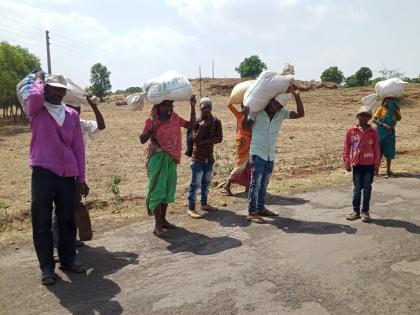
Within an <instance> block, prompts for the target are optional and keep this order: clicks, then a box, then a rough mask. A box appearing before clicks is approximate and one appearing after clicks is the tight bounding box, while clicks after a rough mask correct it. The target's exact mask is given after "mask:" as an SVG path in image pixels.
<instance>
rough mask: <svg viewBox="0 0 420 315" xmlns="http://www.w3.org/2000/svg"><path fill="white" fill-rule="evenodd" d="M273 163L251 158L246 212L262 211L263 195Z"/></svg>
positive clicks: (254, 157) (253, 156)
mask: <svg viewBox="0 0 420 315" xmlns="http://www.w3.org/2000/svg"><path fill="white" fill-rule="evenodd" d="M273 168H274V161H266V160H263V159H262V158H260V157H259V156H258V155H252V156H251V184H250V186H249V193H248V212H249V213H250V214H254V213H257V212H262V211H264V208H265V194H266V193H267V187H268V183H269V182H270V177H271V174H272V173H273Z"/></svg>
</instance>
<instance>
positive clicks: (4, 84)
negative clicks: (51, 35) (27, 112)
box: [0, 42, 41, 106]
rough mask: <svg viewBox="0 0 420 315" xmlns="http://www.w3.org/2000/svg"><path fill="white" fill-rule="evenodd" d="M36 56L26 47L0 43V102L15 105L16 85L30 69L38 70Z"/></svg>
mask: <svg viewBox="0 0 420 315" xmlns="http://www.w3.org/2000/svg"><path fill="white" fill-rule="evenodd" d="M40 69H41V66H40V61H39V58H38V57H37V56H35V55H34V54H32V53H30V52H29V51H28V50H27V49H26V48H22V47H20V46H13V45H11V44H9V43H7V42H1V43H0V104H1V105H9V106H10V105H13V104H14V105H17V98H16V85H17V84H18V83H19V81H20V80H22V79H23V78H24V77H25V76H26V75H27V74H29V73H30V72H31V71H32V70H40Z"/></svg>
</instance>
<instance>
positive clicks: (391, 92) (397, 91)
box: [375, 78, 408, 98]
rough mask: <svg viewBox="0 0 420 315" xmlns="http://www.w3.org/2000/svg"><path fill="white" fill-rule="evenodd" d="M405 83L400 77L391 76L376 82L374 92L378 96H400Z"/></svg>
mask: <svg viewBox="0 0 420 315" xmlns="http://www.w3.org/2000/svg"><path fill="white" fill-rule="evenodd" d="M407 84H408V83H407V82H404V81H403V80H401V79H398V78H392V79H388V80H384V81H380V82H378V83H376V85H375V92H376V94H377V95H378V96H379V97H380V98H385V97H401V96H402V95H403V94H404V91H405V86H406V85H407Z"/></svg>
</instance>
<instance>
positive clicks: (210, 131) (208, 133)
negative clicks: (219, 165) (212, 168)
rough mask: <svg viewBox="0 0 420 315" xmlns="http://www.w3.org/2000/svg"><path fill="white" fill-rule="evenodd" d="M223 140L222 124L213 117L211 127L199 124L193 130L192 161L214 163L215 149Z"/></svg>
mask: <svg viewBox="0 0 420 315" xmlns="http://www.w3.org/2000/svg"><path fill="white" fill-rule="evenodd" d="M222 140H223V131H222V122H221V121H220V120H219V119H217V118H215V117H213V121H212V122H211V124H210V125H209V126H204V125H201V124H200V123H197V124H196V125H195V126H194V130H193V141H194V146H193V153H192V160H193V161H194V162H198V163H205V162H210V163H214V157H213V147H214V145H215V144H216V143H220V142H222Z"/></svg>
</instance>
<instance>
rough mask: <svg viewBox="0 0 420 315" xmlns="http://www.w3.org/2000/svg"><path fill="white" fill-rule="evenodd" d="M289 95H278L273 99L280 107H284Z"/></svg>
mask: <svg viewBox="0 0 420 315" xmlns="http://www.w3.org/2000/svg"><path fill="white" fill-rule="evenodd" d="M289 98H290V94H288V93H280V94H278V95H277V96H276V97H275V98H274V99H275V100H276V101H277V102H279V103H280V104H281V105H283V106H286V104H287V102H288V101H289Z"/></svg>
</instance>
